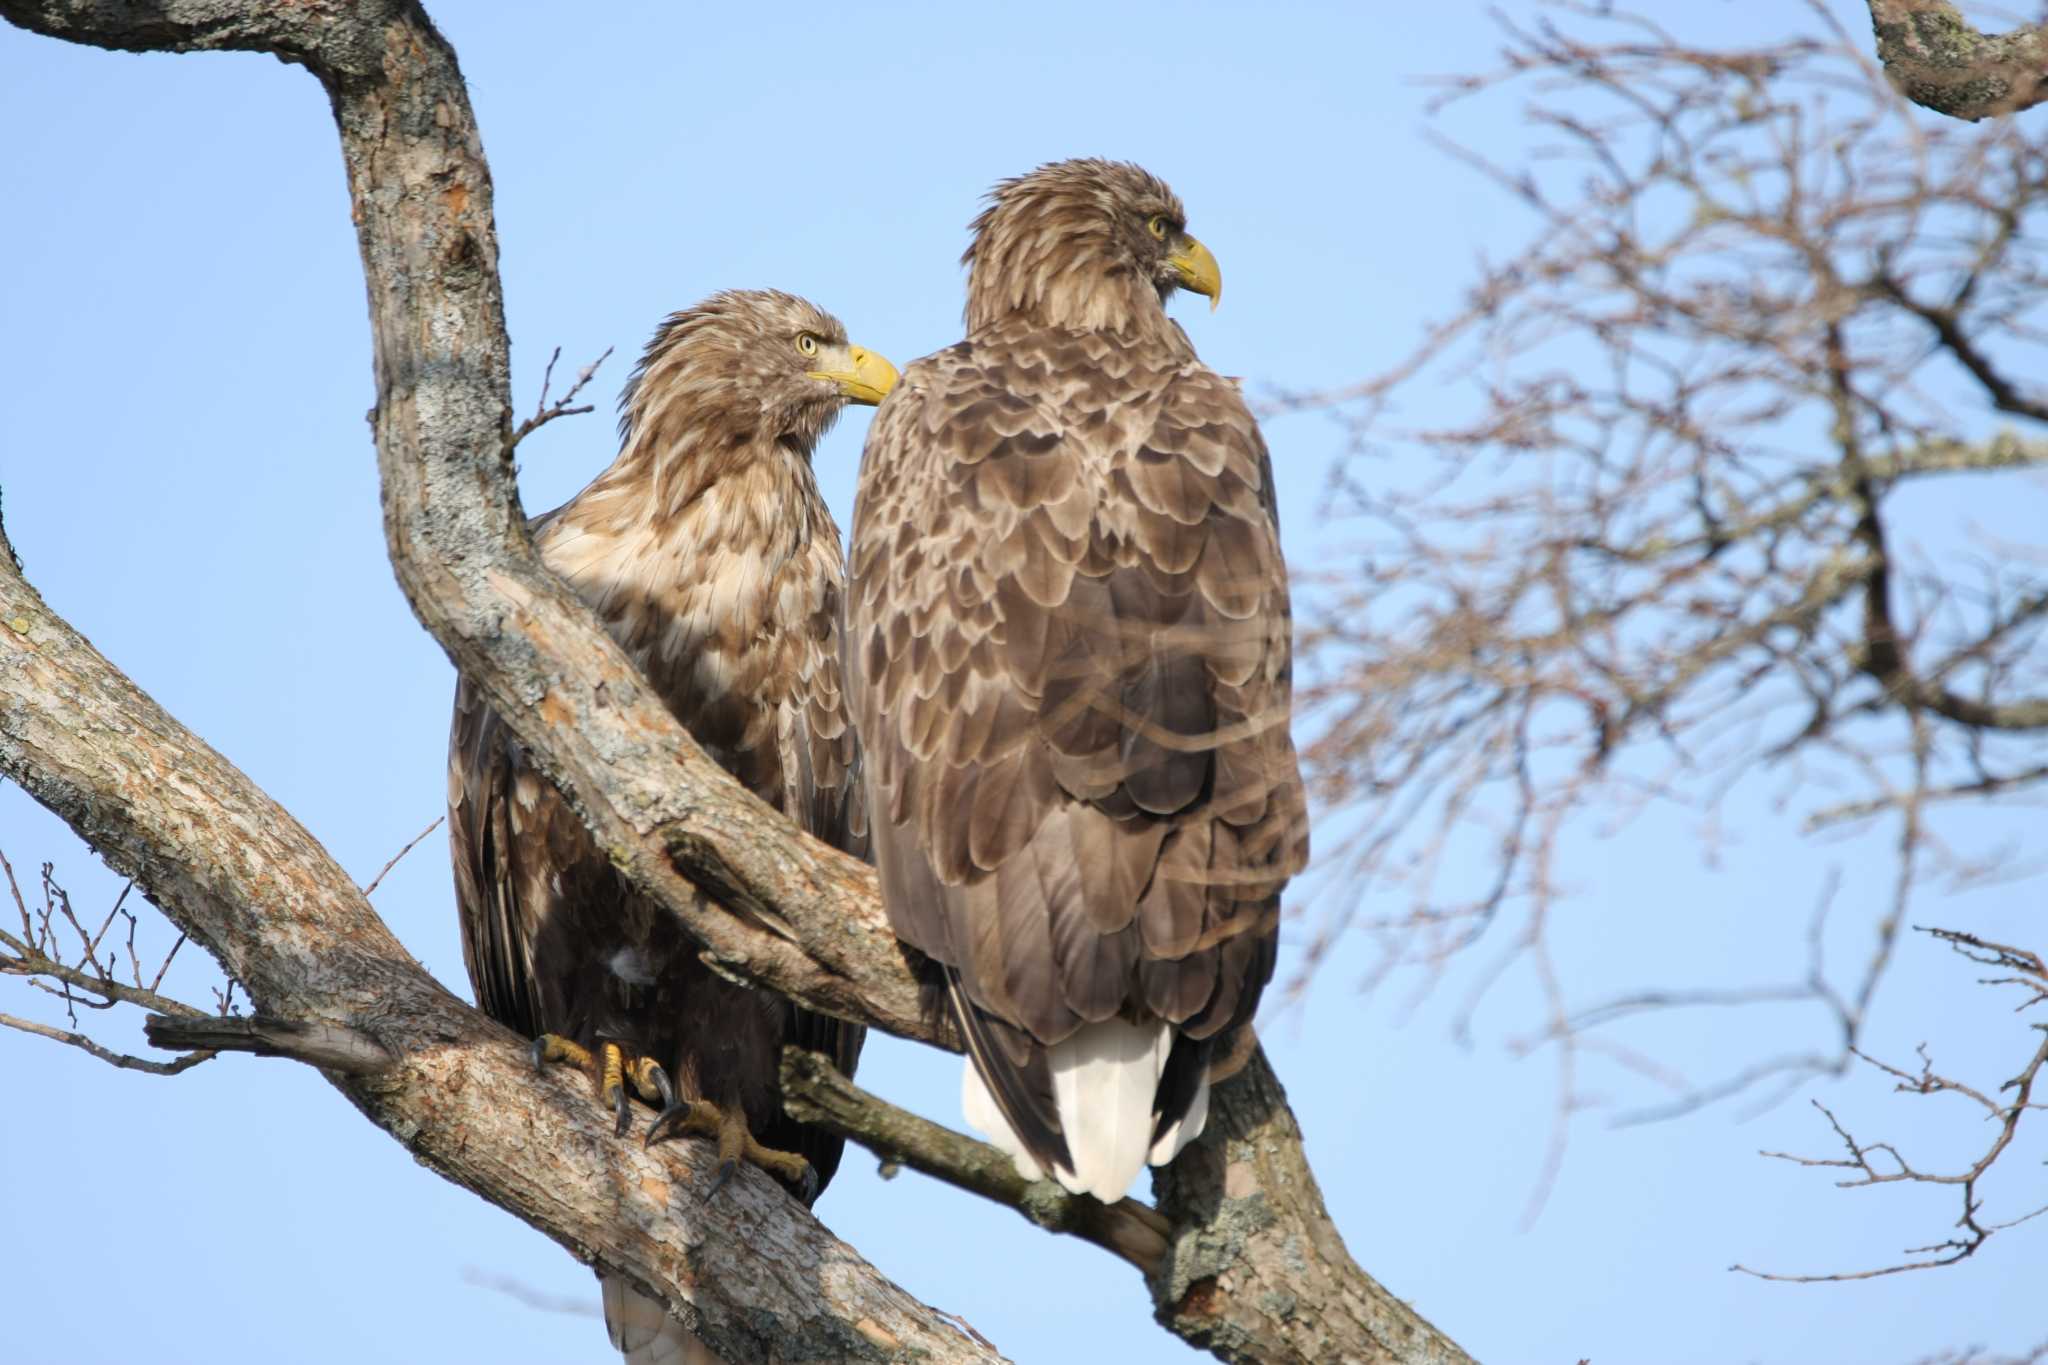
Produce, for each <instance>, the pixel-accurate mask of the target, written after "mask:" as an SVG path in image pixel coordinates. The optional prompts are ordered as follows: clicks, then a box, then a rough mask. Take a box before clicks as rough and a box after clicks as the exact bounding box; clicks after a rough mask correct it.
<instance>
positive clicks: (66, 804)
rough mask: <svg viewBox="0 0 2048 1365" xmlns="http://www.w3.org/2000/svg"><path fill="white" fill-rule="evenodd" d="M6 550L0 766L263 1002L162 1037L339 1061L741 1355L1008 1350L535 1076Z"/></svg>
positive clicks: (476, 1176) (339, 1073)
mask: <svg viewBox="0 0 2048 1365" xmlns="http://www.w3.org/2000/svg"><path fill="white" fill-rule="evenodd" d="M9 549H10V547H9V545H8V543H7V541H6V537H5V534H4V532H0V620H5V621H6V622H8V623H9V624H8V626H7V628H5V629H0V772H4V773H5V774H6V775H7V776H8V777H10V778H12V779H14V780H15V781H17V782H19V783H20V784H21V785H22V787H23V788H24V789H26V790H27V791H28V792H29V794H30V795H32V796H34V797H35V798H36V799H37V800H38V801H40V802H42V803H43V804H44V805H45V806H47V807H49V808H50V810H52V811H53V812H55V813H56V814H57V815H58V816H60V817H61V818H63V819H64V820H65V821H66V822H67V823H68V824H70V825H71V827H72V828H73V829H74V830H76V831H77V832H78V833H79V834H80V836H81V837H83V838H85V839H86V840H87V841H88V842H90V843H91V844H92V845H93V846H94V847H95V848H97V849H98V850H99V851H100V853H101V855H102V856H103V857H104V858H105V859H106V860H107V861H108V862H109V863H110V864H112V865H113V866H114V867H115V868H117V869H119V870H120V871H122V872H123V873H125V874H127V875H129V876H131V877H133V878H134V879H135V881H136V882H137V884H138V885H140V886H141V887H142V888H143V890H144V891H145V892H146V893H147V894H148V895H149V897H150V899H151V900H152V901H154V902H155V903H156V904H157V905H158V906H159V907H161V908H162V909H163V911H164V912H165V913H166V914H167V915H168V916H170V918H171V919H172V920H173V921H174V922H175V923H176V924H177V925H178V927H179V928H181V929H183V930H184V931H185V932H186V933H188V934H190V935H191V936H192V937H193V938H194V939H195V940H197V941H198V942H199V943H200V944H201V945H202V946H204V947H206V948H207V949H208V950H209V951H211V952H212V953H213V954H214V956H215V957H217V958H218V959H219V960H220V962H221V965H222V966H223V967H224V968H225V969H226V970H227V971H228V972H229V974H230V975H232V976H233V977H234V978H235V979H237V980H239V981H241V982H242V983H243V984H244V985H245V986H246V987H247V988H248V990H249V994H250V996H251V998H252V999H253V1000H254V1001H255V1002H256V1004H257V1006H258V1008H260V1009H261V1010H263V1011H264V1014H265V1017H264V1018H262V1019H258V1020H239V1019H208V1018H204V1017H198V1018H194V1017H192V1016H191V1015H189V1014H188V1015H184V1016H183V1017H180V1018H177V1019H171V1018H161V1019H157V1020H155V1021H153V1022H152V1033H154V1034H156V1035H157V1036H159V1037H161V1038H163V1039H164V1040H165V1041H168V1042H172V1043H173V1045H175V1046H179V1047H191V1046H195V1045H199V1046H206V1047H216V1048H218V1047H230V1046H232V1047H241V1048H248V1049H251V1050H267V1051H272V1052H276V1053H279V1054H281V1055H286V1056H294V1057H298V1058H299V1059H301V1060H304V1061H307V1062H309V1063H311V1064H313V1065H317V1066H321V1067H325V1068H328V1072H327V1074H328V1077H329V1079H330V1080H331V1081H332V1082H333V1083H334V1084H335V1085H336V1086H337V1087H339V1088H340V1089H341V1090H342V1092H343V1093H344V1094H346V1095H347V1096H348V1097H349V1099H350V1100H351V1101H352V1102H353V1103H354V1104H355V1105H356V1106H357V1107H358V1108H359V1109H361V1110H362V1111H363V1113H364V1114H365V1115H366V1116H367V1117H368V1118H369V1119H370V1120H371V1121H372V1122H374V1123H376V1124H377V1125H378V1126H379V1127H381V1128H383V1129H385V1130H386V1131H387V1132H389V1133H390V1134H391V1135H392V1136H394V1137H396V1138H397V1139H398V1140H399V1141H400V1142H402V1143H403V1144H404V1145H405V1146H406V1147H407V1148H408V1149H409V1150H411V1151H412V1153H413V1154H414V1155H415V1156H416V1157H417V1158H418V1159H419V1160H420V1161H422V1162H423V1163H425V1164H426V1165H428V1166H430V1167H432V1168H433V1169H434V1170H436V1171H438V1172H439V1173H440V1174H442V1175H443V1176H445V1177H447V1178H448V1179H450V1180H453V1181H455V1182H456V1183H457V1184H460V1185H463V1186H464V1187H466V1188H468V1189H471V1190H473V1191H475V1192H476V1193H478V1194H480V1195H482V1196H483V1197H484V1198H486V1199H488V1200H490V1201H491V1202H492V1203H494V1204H496V1205H498V1206H499V1207H500V1208H503V1209H505V1210H506V1211H508V1212H510V1213H512V1214H513V1215H514V1216H516V1217H518V1218H520V1219H521V1220H523V1221H524V1222H527V1223H529V1224H531V1225H532V1226H534V1227H536V1228H538V1229H540V1230H541V1231H542V1232H544V1233H546V1234H547V1235H548V1236H550V1237H552V1238H554V1239H555V1240H556V1241H558V1242H560V1243H562V1244H563V1245H564V1246H565V1247H567V1248H569V1250H570V1251H571V1252H572V1253H573V1254H575V1255H576V1256H577V1257H578V1259H580V1260H584V1261H595V1262H598V1263H600V1264H602V1265H604V1266H606V1267H608V1268H610V1269H613V1270H617V1271H619V1272H622V1273H624V1274H625V1275H627V1276H629V1277H630V1278H632V1279H633V1280H635V1281H636V1282H638V1283H640V1284H641V1285H643V1286H644V1287H646V1288H648V1289H649V1290H651V1291H652V1292H654V1293H656V1294H659V1295H661V1296H662V1297H664V1298H666V1299H667V1300H668V1302H669V1305H670V1308H671V1309H672V1310H673V1311H675V1312H677V1313H679V1314H682V1315H683V1316H684V1317H685V1318H686V1320H688V1321H690V1322H691V1323H692V1324H693V1325H694V1326H696V1327H697V1328H698V1330H700V1331H701V1332H702V1334H703V1335H704V1336H705V1337H707V1338H708V1339H709V1340H711V1341H712V1342H713V1344H714V1345H715V1346H717V1347H718V1348H719V1349H720V1351H721V1352H722V1353H724V1354H725V1355H726V1356H727V1358H728V1359H733V1360H783V1359H808V1358H817V1357H818V1356H820V1355H821V1354H823V1355H825V1356H826V1357H827V1358H845V1359H864V1360H893V1359H903V1358H909V1357H911V1356H913V1355H914V1354H915V1353H916V1352H919V1351H926V1352H930V1353H931V1358H932V1359H933V1360H941V1361H980V1360H994V1359H997V1357H996V1356H995V1355H994V1354H993V1353H992V1352H989V1351H987V1350H985V1349H984V1348H983V1347H981V1346H980V1345H978V1344H976V1343H974V1342H972V1341H971V1340H969V1339H968V1338H967V1337H966V1336H964V1335H963V1334H962V1333H960V1332H959V1330H958V1329H957V1328H955V1327H953V1326H952V1325H951V1324H950V1323H949V1322H947V1321H946V1320H945V1319H944V1318H943V1317H941V1316H940V1315H938V1314H936V1313H934V1312H933V1311H932V1310H930V1309H928V1308H925V1307H924V1306H923V1305H921V1304H919V1303H917V1302H916V1301H915V1300H914V1299H912V1298H910V1297H909V1296H908V1295H906V1294H904V1293H903V1291H901V1290H900V1289H898V1288H896V1287H895V1286H894V1285H892V1284H890V1283H889V1282H888V1281H887V1280H886V1279H884V1278H882V1277H881V1276H880V1275H879V1274H877V1273H876V1272H875V1270H874V1269H873V1268H872V1267H870V1266H868V1265H867V1264H866V1263H865V1262H864V1261H862V1260H861V1259H860V1257H859V1256H858V1255H857V1254H855V1253H854V1252H853V1250H852V1249H851V1248H849V1247H847V1246H846V1245H845V1244H844V1243H842V1242H840V1241H839V1240H838V1239H837V1238H835V1237H833V1236H832V1234H831V1233H830V1232H828V1231H826V1230H825V1229H824V1228H823V1227H821V1226H820V1225H819V1224H818V1223H817V1222H816V1220H814V1219H813V1218H812V1217H811V1216H810V1214H809V1213H808V1212H807V1211H806V1210H804V1209H803V1208H802V1207H801V1206H800V1205H798V1204H797V1203H795V1202H794V1201H792V1200H790V1199H789V1198H788V1197H787V1196H786V1195H785V1194H783V1193H782V1191H781V1190H780V1189H779V1188H777V1187H776V1186H775V1185H774V1183H773V1181H772V1180H770V1179H768V1178H767V1177H765V1176H757V1173H755V1172H752V1171H751V1170H749V1171H747V1172H743V1173H742V1175H741V1176H740V1177H738V1178H735V1179H734V1180H733V1181H732V1182H730V1183H729V1184H728V1185H727V1186H726V1188H725V1189H724V1190H723V1191H722V1192H721V1193H720V1195H719V1197H718V1198H717V1199H715V1200H706V1199H705V1197H704V1193H705V1183H706V1179H707V1178H708V1176H709V1169H708V1168H709V1167H710V1165H711V1164H712V1163H711V1160H710V1158H709V1156H708V1155H707V1154H706V1153H704V1152H703V1151H702V1150H701V1148H700V1147H699V1145H698V1144H696V1143H677V1144H671V1145H669V1146H666V1147H662V1148H659V1149H657V1150H656V1151H655V1152H653V1153H647V1152H643V1151H641V1149H640V1147H639V1145H638V1144H637V1143H633V1142H621V1141H619V1140H617V1139H615V1138H614V1137H612V1135H611V1130H610V1121H609V1118H608V1116H607V1115H606V1114H605V1113H604V1112H603V1111H602V1109H601V1107H600V1106H598V1105H596V1104H594V1103H592V1101H591V1097H590V1095H589V1093H588V1091H587V1089H585V1088H584V1087H581V1086H579V1085H577V1084H576V1082H575V1080H574V1079H573V1078H567V1077H563V1076H559V1075H555V1074H552V1073H551V1074H548V1075H545V1076H536V1075H535V1073H534V1071H533V1068H532V1067H531V1065H530V1064H529V1063H528V1062H527V1060H526V1052H525V1048H524V1047H523V1046H522V1045H521V1044H520V1041H519V1040H518V1039H515V1038H513V1037H512V1036H511V1035H510V1034H509V1033H507V1032H506V1031H505V1030H503V1029H501V1028H499V1027H498V1026H497V1025H495V1024H493V1023H491V1022H490V1021H489V1020H487V1019H485V1018H484V1017H483V1016H482V1015H480V1014H478V1013H477V1012H476V1011H474V1010H472V1009H470V1008H469V1007H468V1006H466V1005H464V1004H463V1003H462V1002H461V1001H459V1000H457V999H456V998H455V997H454V996H452V995H450V994H449V993H448V992H447V991H446V990H445V989H443V988H442V987H441V986H440V984H439V983H437V982H436V981H434V979H433V978H432V977H430V976H429V975H427V973H426V972H425V971H424V970H423V969H422V968H421V967H420V966H419V965H418V964H417V963H415V962H414V961H413V960H412V958H411V957H410V956H409V955H408V954H407V953H406V951H405V950H404V948H402V947H401V946H400V945H399V944H398V942H397V941H396V940H395V939H393V938H392V937H391V935H390V932H389V931H388V930H387V929H386V928H385V926H384V924H383V922H382V921H381V920H379V919H378V918H377V916H376V914H375V912H374V911H372V910H371V908H370V906H369V902H368V901H367V900H366V899H365V898H364V896H363V894H362V892H361V891H359V890H357V888H356V887H355V885H354V883H353V882H352V881H351V880H350V879H349V877H348V875H347V874H346V873H345V872H344V871H343V870H342V869H341V868H340V867H339V866H337V865H336V864H335V863H334V862H333V860H332V859H330V858H329V857H328V855H327V853H326V851H325V850H324V849H322V848H321V847H320V846H319V844H318V843H317V842H315V841H314V839H313V838H312V836H311V835H310V834H308V833H307V832H306V831H305V829H304V828H302V827H301V826H300V825H299V824H298V823H297V822H296V821H295V820H293V819H292V818H291V816H290V815H289V814H287V813H286V812H285V811H284V810H282V809H281V808H280V807H278V806H277V805H276V804H275V803H274V802H272V801H271V800H270V799H269V798H268V797H266V796H264V795H263V793H261V792H260V791H258V790H257V789H256V788H255V787H254V786H253V785H252V784H251V783H250V782H249V780H248V779H247V778H246V777H244V776H243V775H242V774H241V773H240V772H238V771H237V770H236V769H235V768H234V767H233V766H232V765H230V764H229V763H227V762H226V760H224V759H222V758H221V757H220V755H219V754H217V753H215V752H214V751H213V750H212V749H210V748H208V747H207V746H206V745H205V744H204V743H202V742H201V741H200V740H198V739H197V738H196V737H195V736H193V735H192V734H191V733H190V732H188V731H186V730H185V729H184V728H183V727H182V726H180V725H179V724H178V723H177V722H176V721H175V720H173V719H172V718H171V717H170V716H168V715H166V714H164V712H163V711H162V710H161V709H159V708H158V707H157V706H156V705H155V704H154V703H153V702H151V701H150V699H149V698H148V697H146V696H144V695H143V694H142V693H141V692H139V691H137V690H136V689H135V687H134V685H133V684H132V683H130V682H129V681H128V679H127V678H125V677H124V676H122V675H121V674H120V672H118V671H117V670H116V669H114V668H113V666H112V665H110V664H108V663H107V662H106V660H104V659H102V658H101V657H100V656H99V655H98V654H97V653H96V652H95V651H94V650H93V648H92V646H91V645H90V644H88V643H87V642H86V641H85V640H83V639H82V638H81V637H79V636H78V634H77V633H76V632H74V631H73V630H72V629H71V628H70V627H69V626H68V625H66V624H65V623H64V622H63V621H62V620H60V619H58V618H57V617H56V616H54V615H53V614H52V613H50V611H49V610H48V608H47V607H45V606H44V604H43V602H42V600H41V599H40V598H39V597H38V596H37V595H36V594H35V592H34V590H33V589H31V588H30V587H29V586H28V585H27V584H26V583H25V582H23V580H22V579H21V577H20V575H19V573H18V572H16V571H15V570H14V569H13V568H12V556H11V554H9V553H7V551H8V550H9ZM24 627H25V628H24ZM39 970H47V969H46V968H45V969H39ZM80 984H82V985H86V986H89V987H91V988H93V989H99V988H100V987H99V986H98V985H97V984H96V983H95V982H93V981H86V982H82V983H80ZM171 1003H172V1007H173V1008H178V1009H182V1008H183V1007H179V1006H176V1005H175V1002H171ZM282 1020H290V1021H292V1022H291V1023H289V1024H287V1023H283V1022H280V1021H282ZM380 1063H381V1066H380ZM849 1324H867V1327H868V1329H871V1333H872V1334H871V1335H870V1334H866V1333H864V1332H861V1331H856V1330H855V1328H854V1327H851V1326H849Z"/></svg>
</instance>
